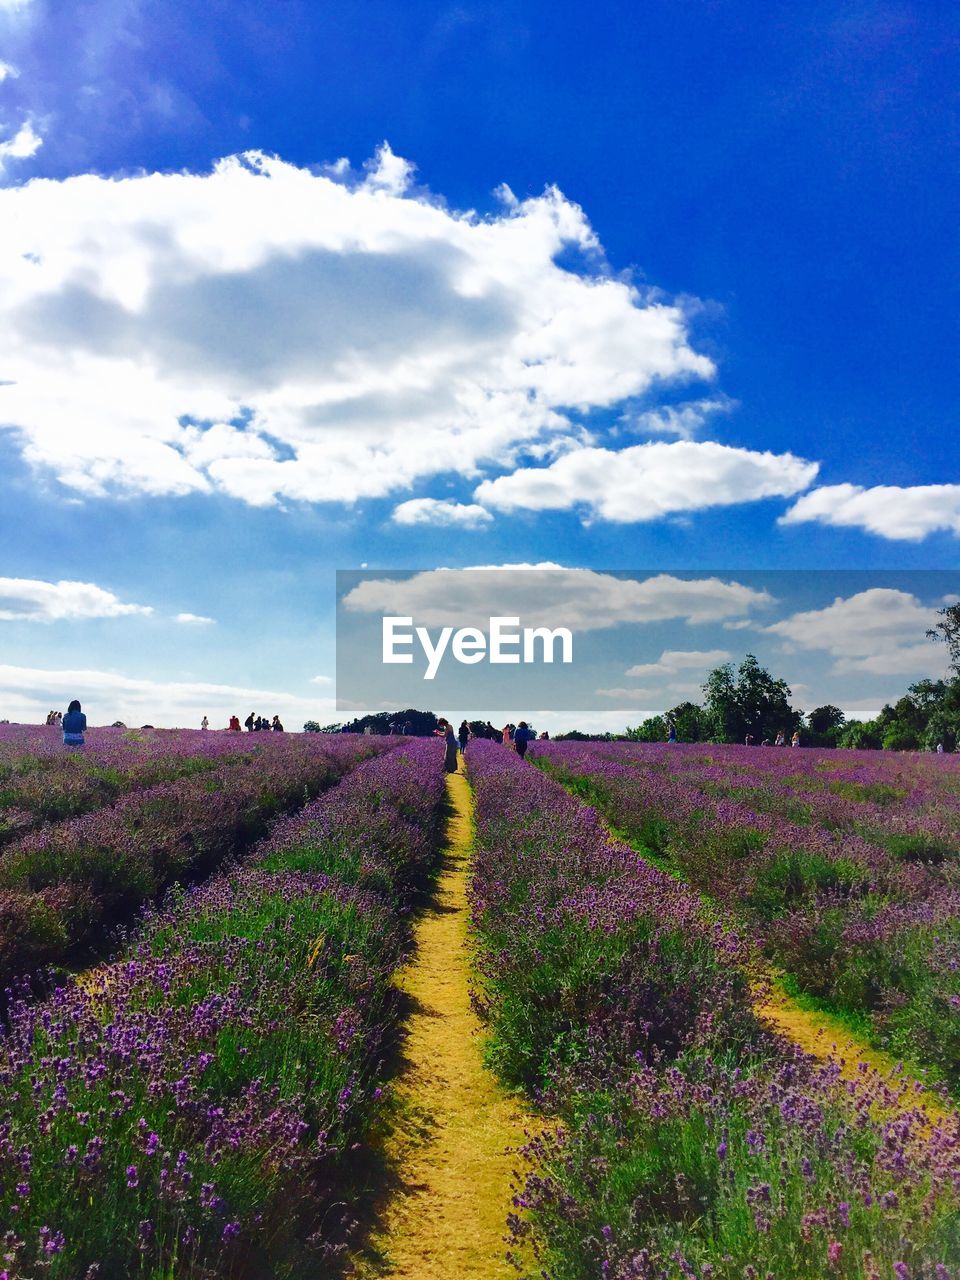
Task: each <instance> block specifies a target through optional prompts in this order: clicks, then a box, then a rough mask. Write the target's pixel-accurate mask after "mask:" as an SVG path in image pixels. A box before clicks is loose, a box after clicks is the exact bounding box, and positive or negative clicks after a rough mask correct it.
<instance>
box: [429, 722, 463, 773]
mask: <svg viewBox="0 0 960 1280" xmlns="http://www.w3.org/2000/svg"><path fill="white" fill-rule="evenodd" d="M435 733H436V734H437V736H438V737H442V738H443V740H444V742H445V744H446V748H447V749H446V751H445V752H444V755H443V771H444V773H456V772H457V767H458V763H459V762H458V760H457V735H456V734H455V733H454V732H453V725H452V724H451V723H450V721H449V720H445V719H444V718H443V717H442V716H441V718H440V719H439V720H438V721H437V727H436V730H435Z"/></svg>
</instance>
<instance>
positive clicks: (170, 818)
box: [0, 736, 390, 989]
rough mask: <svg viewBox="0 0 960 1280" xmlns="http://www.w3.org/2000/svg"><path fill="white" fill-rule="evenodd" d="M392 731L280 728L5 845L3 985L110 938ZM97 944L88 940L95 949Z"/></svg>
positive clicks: (0, 875) (0, 919) (0, 905)
mask: <svg viewBox="0 0 960 1280" xmlns="http://www.w3.org/2000/svg"><path fill="white" fill-rule="evenodd" d="M389 745H390V743H389V739H380V740H379V741H378V740H376V739H371V738H369V737H368V738H366V739H360V738H357V737H353V736H352V737H351V738H349V739H348V738H327V737H324V738H320V739H318V738H316V737H313V736H303V737H299V736H298V737H296V738H294V737H292V736H291V737H289V738H288V737H283V738H280V737H279V736H278V737H277V738H276V739H272V740H270V741H268V742H267V743H265V744H264V745H263V746H262V747H261V748H260V749H258V750H255V751H250V752H248V753H246V754H244V755H243V756H241V757H240V758H239V759H233V760H230V761H228V762H227V763H218V765H217V767H216V768H215V769H212V770H208V771H206V772H204V773H201V774H198V775H193V776H189V777H185V778H180V779H179V780H178V781H175V782H169V783H164V784H162V785H160V786H157V787H150V788H148V789H146V790H143V791H135V792H132V793H131V794H129V795H127V796H124V797H123V798H122V799H120V800H119V801H118V803H117V804H116V805H114V806H113V807H111V808H107V809H100V810H97V811H96V812H94V813H89V814H84V815H83V816H82V817H79V818H74V819H70V820H68V821H66V822H60V823H54V824H50V825H48V826H46V827H43V828H41V829H39V830H38V831H34V832H31V833H29V834H28V835H26V836H23V837H22V838H21V839H19V840H17V841H14V842H13V843H12V844H9V845H7V846H6V848H5V849H4V850H3V852H2V853H0V989H2V988H3V987H5V986H8V985H9V983H10V981H11V979H12V978H13V977H14V976H15V975H17V974H20V973H23V972H25V971H27V970H35V969H36V968H37V967H38V966H40V965H47V964H60V963H62V962H66V961H68V960H71V959H72V958H75V957H76V956H77V954H84V955H87V954H92V953H93V951H95V949H96V948H97V947H99V948H101V949H102V947H103V946H104V944H105V941H106V938H107V935H108V931H109V929H111V928H112V927H114V926H117V925H120V924H122V923H123V922H124V921H127V920H129V919H130V918H131V917H132V916H133V915H134V914H135V912H136V911H137V910H138V909H139V907H140V906H141V905H142V904H143V903H144V902H147V901H150V900H152V899H154V898H156V896H157V895H158V894H159V893H161V892H162V891H163V890H164V889H165V888H167V887H168V886H169V885H171V884H173V883H174V882H175V881H186V880H193V879H196V878H199V877H201V876H203V875H206V874H209V873H210V872H211V871H213V870H215V869H216V868H217V867H219V866H221V865H223V863H225V862H226V861H228V860H229V859H230V858H234V857H237V856H239V855H241V854H242V853H243V852H244V851H245V850H247V849H249V847H250V846H251V845H252V844H253V843H254V841H256V840H257V839H259V838H260V837H261V836H262V835H263V834H264V832H265V831H266V829H267V824H268V823H269V821H270V820H271V819H272V818H274V817H276V816H277V815H278V814H281V813H284V812H289V811H292V810H294V809H296V808H297V807H299V806H300V805H302V804H303V803H304V802H305V801H306V800H308V799H310V798H311V797H313V796H316V795H317V794H318V793H319V792H320V791H322V790H323V789H324V788H325V787H327V786H329V785H330V784H331V783H333V782H335V781H336V780H337V779H338V778H339V777H341V776H342V775H343V774H344V773H345V772H346V771H347V770H348V769H350V768H352V767H353V766H354V765H355V764H356V763H358V761H359V760H361V759H362V758H363V757H364V756H365V755H369V754H370V753H371V752H375V751H383V750H386V749H387V747H388V746H389ZM91 949H93V950H91Z"/></svg>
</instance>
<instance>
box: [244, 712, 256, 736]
mask: <svg viewBox="0 0 960 1280" xmlns="http://www.w3.org/2000/svg"><path fill="white" fill-rule="evenodd" d="M253 720H254V715H253V712H252V711H251V712H250V714H249V715H248V716H247V718H246V720H244V722H243V723H244V727H245V728H246V730H247V733H253Z"/></svg>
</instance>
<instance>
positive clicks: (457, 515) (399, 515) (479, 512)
mask: <svg viewBox="0 0 960 1280" xmlns="http://www.w3.org/2000/svg"><path fill="white" fill-rule="evenodd" d="M393 519H394V521H395V523H396V524H428V525H439V526H440V527H443V526H449V525H456V526H459V527H460V528H462V529H479V528H480V527H481V526H482V525H485V524H489V523H490V521H491V520H492V519H493V516H492V515H491V514H490V512H489V511H487V510H486V509H485V508H484V507H480V506H478V505H477V504H476V503H475V502H447V501H444V500H442V499H440V498H411V499H410V501H409V502H401V503H400V505H399V506H398V507H395V508H394V511H393Z"/></svg>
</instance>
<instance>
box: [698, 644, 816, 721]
mask: <svg viewBox="0 0 960 1280" xmlns="http://www.w3.org/2000/svg"><path fill="white" fill-rule="evenodd" d="M703 692H704V710H703V716H704V721H705V724H706V726H707V727H708V728H709V731H710V733H709V736H710V737H711V738H712V739H713V740H715V741H717V742H743V741H744V740H745V739H746V737H747V735H748V734H749V735H751V736H752V738H753V740H754V742H758V743H759V742H761V741H762V740H763V739H764V738H771V739H772V738H774V737H776V735H777V734H778V733H779V732H781V731H782V732H783V733H785V734H786V735H787V736H788V737H789V736H790V735H791V734H792V733H793V731H794V730H795V729H797V728H799V726H800V723H801V721H802V719H803V713H802V712H800V711H796V710H794V708H793V707H791V705H790V696H791V695H790V689H789V687H788V685H787V682H786V681H785V680H783V679H778V678H775V677H774V676H772V675H771V674H770V672H769V671H767V669H766V668H765V667H762V666H761V665H760V663H759V662H758V661H757V659H756V657H755V656H754V655H753V654H752V653H748V654H747V655H746V657H745V658H744V660H743V661H742V662H741V663H740V666H739V668H738V669H737V670H736V672H734V668H733V664H732V663H729V662H726V663H723V664H722V665H721V666H719V667H715V668H714V669H713V671H711V672H710V674H709V675H708V676H707V678H706V680H705V681H704V684H703Z"/></svg>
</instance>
